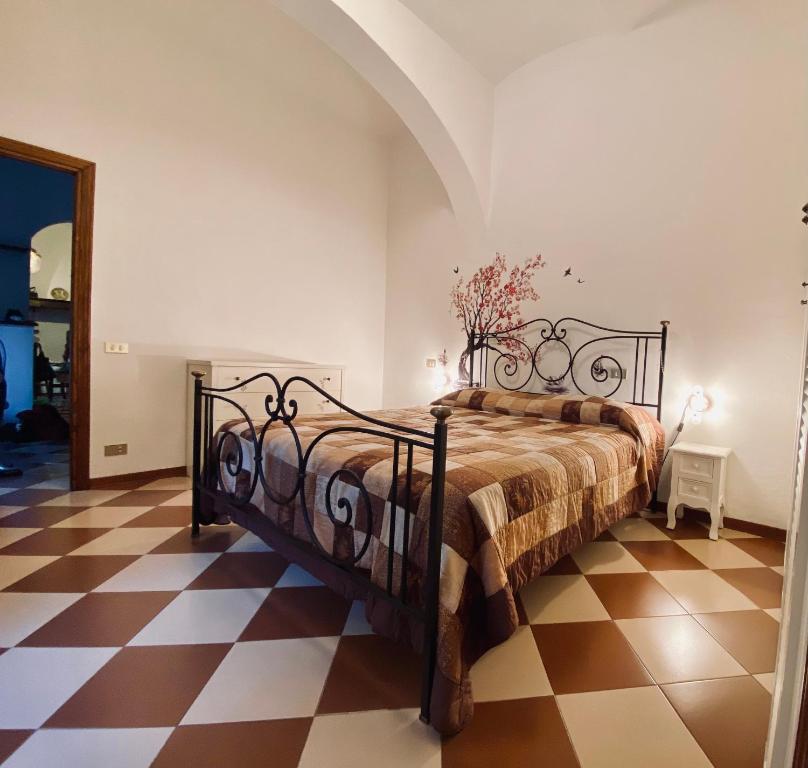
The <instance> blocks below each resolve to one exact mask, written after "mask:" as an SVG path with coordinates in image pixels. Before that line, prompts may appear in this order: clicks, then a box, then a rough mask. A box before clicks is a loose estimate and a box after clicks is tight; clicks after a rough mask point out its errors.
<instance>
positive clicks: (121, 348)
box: [104, 341, 129, 355]
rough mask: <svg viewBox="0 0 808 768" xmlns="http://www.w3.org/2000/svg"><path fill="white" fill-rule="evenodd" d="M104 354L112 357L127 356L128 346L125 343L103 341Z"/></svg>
mask: <svg viewBox="0 0 808 768" xmlns="http://www.w3.org/2000/svg"><path fill="white" fill-rule="evenodd" d="M104 352H108V353H110V354H113V355H127V354H129V345H128V344H127V343H126V342H125V341H105V342H104Z"/></svg>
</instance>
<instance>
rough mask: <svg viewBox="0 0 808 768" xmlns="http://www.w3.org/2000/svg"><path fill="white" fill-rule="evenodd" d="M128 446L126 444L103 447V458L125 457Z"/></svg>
mask: <svg viewBox="0 0 808 768" xmlns="http://www.w3.org/2000/svg"><path fill="white" fill-rule="evenodd" d="M128 450H129V446H128V444H127V443H116V444H115V445H105V446H104V456H126V453H127V451H128Z"/></svg>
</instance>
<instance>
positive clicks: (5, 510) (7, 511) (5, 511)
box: [0, 496, 26, 520]
mask: <svg viewBox="0 0 808 768" xmlns="http://www.w3.org/2000/svg"><path fill="white" fill-rule="evenodd" d="M2 500H3V498H2V496H0V501H2ZM24 509H26V507H10V506H8V505H7V504H6V505H3V506H0V520H2V519H3V518H4V517H8V516H9V515H13V514H14V513H15V512H22V510H24Z"/></svg>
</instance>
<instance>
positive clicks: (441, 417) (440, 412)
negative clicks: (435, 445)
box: [430, 405, 452, 423]
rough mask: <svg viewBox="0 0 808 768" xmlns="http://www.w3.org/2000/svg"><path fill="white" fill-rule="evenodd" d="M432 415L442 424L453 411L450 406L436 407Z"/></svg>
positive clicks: (431, 411)
mask: <svg viewBox="0 0 808 768" xmlns="http://www.w3.org/2000/svg"><path fill="white" fill-rule="evenodd" d="M430 413H431V414H432V415H433V416H434V417H435V418H436V419H437V420H438V422H439V423H441V422H444V421H446V419H448V418H449V417H450V416H451V415H452V409H451V408H450V407H449V406H448V405H436V406H435V407H434V408H433V409H432V410H430Z"/></svg>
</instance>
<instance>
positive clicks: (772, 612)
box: [763, 608, 783, 621]
mask: <svg viewBox="0 0 808 768" xmlns="http://www.w3.org/2000/svg"><path fill="white" fill-rule="evenodd" d="M763 610H764V612H765V613H768V614H769V616H771V617H772V618H773V619H774V620H775V621H782V620H783V609H782V608H764V609H763Z"/></svg>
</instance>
